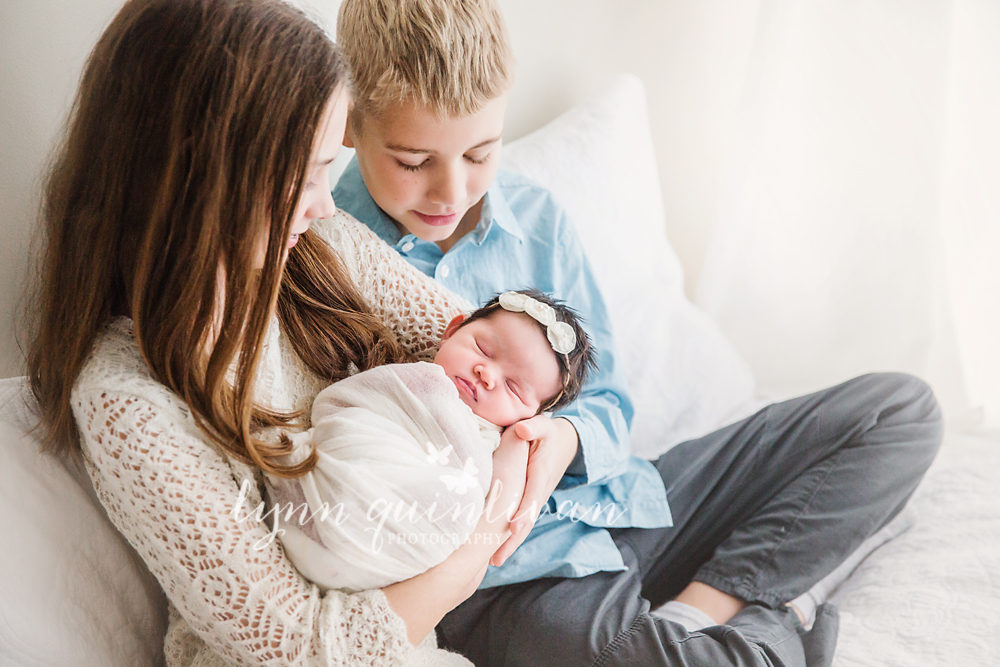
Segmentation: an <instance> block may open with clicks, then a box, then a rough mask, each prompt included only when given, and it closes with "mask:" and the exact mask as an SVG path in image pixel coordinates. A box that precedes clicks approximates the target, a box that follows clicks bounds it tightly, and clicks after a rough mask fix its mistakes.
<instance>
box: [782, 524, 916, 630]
mask: <svg viewBox="0 0 1000 667" xmlns="http://www.w3.org/2000/svg"><path fill="white" fill-rule="evenodd" d="M913 523H914V518H913V513H912V512H910V511H909V510H906V509H904V510H903V511H902V512H900V513H899V514H897V515H896V516H895V517H893V519H892V521H890V522H889V523H887V524H886V525H884V526H882V528H880V529H879V530H878V531H877V532H876V533H875V534H874V535H872V536H871V537H869V538H868V539H867V540H865V541H864V542H862V543H861V546H859V547H858V548H857V549H856V550H855V551H854V553H852V554H851V555H850V556H848V557H847V559H846V560H845V561H844V562H843V563H841V564H840V565H838V566H837V568H836V569H835V570H834V571H833V572H831V573H830V574H828V575H826V576H825V577H823V578H822V579H820V580H819V581H817V582H816V584H815V585H814V586H813V587H812V588H810V589H809V590H808V591H806V592H805V593H803V594H802V595H800V596H799V597H797V598H795V599H794V600H792V601H791V602H789V603H788V604H790V605H792V606H794V607H795V608H796V609H798V610H799V612H800V613H801V614H802V616H803V618H804V619H805V621H804V622H803V623H802V626H803V627H804V628H805V629H806V630H811V629H812V625H813V622H814V621H815V620H816V607H818V606H819V605H821V604H823V603H824V602H826V601H827V599H828V598H829V597H830V596H831V595H833V592H834V591H835V590H837V588H839V587H840V585H841V584H842V583H844V582H845V581H846V580H847V577H849V576H850V575H851V573H852V572H854V570H855V569H857V567H858V565H860V564H861V561H863V560H864V559H865V558H867V557H868V556H869V555H870V554H871V552H873V551H875V550H876V549H878V548H879V547H880V546H882V545H883V544H885V543H886V542H888V541H889V540H891V539H893V538H896V537H899V536H900V535H902V534H903V533H905V532H906V531H907V530H909V529H910V528H911V527H912V526H913Z"/></svg>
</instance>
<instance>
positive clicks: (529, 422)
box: [490, 415, 580, 566]
mask: <svg viewBox="0 0 1000 667" xmlns="http://www.w3.org/2000/svg"><path fill="white" fill-rule="evenodd" d="M510 432H513V435H514V436H516V438H518V439H521V440H527V441H528V442H529V443H530V446H529V448H528V465H527V478H526V480H525V485H524V496H523V497H522V498H521V504H520V506H519V507H518V510H517V512H516V513H515V514H514V520H513V521H512V522H511V526H510V530H511V536H510V537H509V538H507V541H505V542H504V543H503V546H501V547H500V549H498V550H497V552H496V553H495V554H493V558H492V559H490V563H491V564H493V565H497V566H499V565H503V563H504V561H505V560H507V559H508V558H509V557H510V555H511V554H512V553H514V551H515V550H516V549H517V548H518V547H519V546H521V543H522V542H524V540H525V538H526V537H528V533H529V532H531V527H532V526H533V525H534V523H535V521H536V520H537V519H538V514H539V513H540V512H541V509H542V507H544V506H545V503H546V502H548V500H549V496H551V495H552V492H553V491H555V488H556V485H557V484H559V480H560V479H562V476H563V474H565V472H566V469H567V468H569V464H570V463H572V462H573V458H574V457H576V451H577V449H578V448H579V446H580V439H579V436H578V435H577V433H576V429H575V428H573V425H572V424H571V423H570V422H569V421H568V420H566V419H562V418H559V417H557V418H555V419H552V418H551V417H546V416H544V415H537V416H535V417H532V418H531V419H525V420H524V421H520V422H518V423H516V424H514V425H513V426H510V427H508V428H507V430H506V431H504V438H507V437H508V436H507V434H508V433H510ZM503 442H504V441H503V439H501V446H503ZM497 451H498V452H499V450H497Z"/></svg>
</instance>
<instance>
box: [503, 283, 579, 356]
mask: <svg viewBox="0 0 1000 667" xmlns="http://www.w3.org/2000/svg"><path fill="white" fill-rule="evenodd" d="M500 307H501V308H503V309H504V310H507V311H510V312H512V313H524V314H525V315H529V316H530V317H531V318H533V319H534V320H536V321H537V322H538V323H539V324H541V325H542V326H544V327H545V337H546V338H548V339H549V345H551V346H552V349H553V350H555V351H556V352H558V353H559V354H569V353H570V352H572V351H573V348H575V347H576V333H575V332H574V331H573V327H571V326H570V325H568V324H566V323H565V322H559V321H557V320H556V311H555V310H554V309H553V308H552V306H550V305H548V304H546V303H542V302H541V301H539V300H537V299H533V298H531V297H530V296H528V295H527V294H521V293H520V292H504V293H503V294H501V295H500Z"/></svg>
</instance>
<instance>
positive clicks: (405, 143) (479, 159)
mask: <svg viewBox="0 0 1000 667" xmlns="http://www.w3.org/2000/svg"><path fill="white" fill-rule="evenodd" d="M506 109H507V96H506V95H501V96H500V97H497V98H496V99H494V100H492V101H491V102H489V103H488V104H487V105H486V106H484V107H483V108H482V109H481V110H480V111H479V112H478V113H475V114H473V115H471V116H467V117H465V118H441V117H439V116H437V115H436V114H435V113H434V112H433V111H431V110H430V109H428V108H427V107H425V106H423V105H420V104H416V103H412V102H406V103H402V104H399V105H396V106H393V107H390V108H388V109H386V110H385V111H384V112H382V113H380V114H378V115H377V116H370V117H368V118H365V119H364V120H363V121H362V123H363V125H362V127H361V133H360V136H359V135H357V134H355V133H354V132H353V131H352V130H351V129H350V127H349V128H348V131H347V135H346V137H345V138H344V145H345V146H349V147H354V148H355V149H356V150H357V155H358V166H359V167H360V169H361V176H362V178H364V180H365V185H366V186H367V187H368V191H369V192H370V193H371V196H372V199H374V200H375V203H376V204H378V205H379V207H380V208H381V209H382V210H383V211H385V212H386V213H387V214H388V215H389V217H391V218H392V219H393V220H395V221H396V223H397V224H398V225H399V226H400V227H401V228H402V229H401V231H402V230H405V231H406V232H409V233H411V234H413V235H415V236H416V237H418V238H420V239H423V240H425V241H430V242H432V243H437V244H438V245H440V246H441V248H442V249H443V250H445V251H447V250H448V249H449V248H451V246H453V245H454V244H455V242H456V241H457V240H458V239H460V238H461V237H462V236H464V235H465V234H466V233H468V232H469V231H471V230H472V229H473V228H475V226H476V223H477V222H478V221H479V214H480V210H481V205H480V202H481V201H482V198H483V195H484V194H486V190H488V189H489V187H490V185H491V184H492V183H493V179H494V178H495V177H496V173H497V167H498V166H499V162H500V148H501V145H502V142H501V139H502V136H503V118H504V112H505V111H506Z"/></svg>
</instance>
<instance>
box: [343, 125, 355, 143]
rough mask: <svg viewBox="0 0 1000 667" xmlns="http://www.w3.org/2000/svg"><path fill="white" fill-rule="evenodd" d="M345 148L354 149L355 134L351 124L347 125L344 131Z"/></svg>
mask: <svg viewBox="0 0 1000 667" xmlns="http://www.w3.org/2000/svg"><path fill="white" fill-rule="evenodd" d="M343 143H344V147H346V148H354V133H353V132H351V124H350V122H348V123H347V128H345V130H344V142H343Z"/></svg>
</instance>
